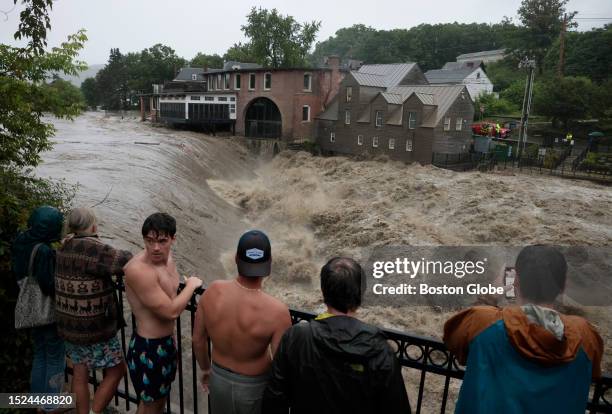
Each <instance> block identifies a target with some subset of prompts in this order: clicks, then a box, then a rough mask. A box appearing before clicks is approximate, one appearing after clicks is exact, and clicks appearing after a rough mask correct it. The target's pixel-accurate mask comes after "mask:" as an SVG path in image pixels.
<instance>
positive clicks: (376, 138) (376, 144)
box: [372, 137, 378, 148]
mask: <svg viewBox="0 0 612 414" xmlns="http://www.w3.org/2000/svg"><path fill="white" fill-rule="evenodd" d="M372 146H373V147H374V148H378V137H374V138H372Z"/></svg>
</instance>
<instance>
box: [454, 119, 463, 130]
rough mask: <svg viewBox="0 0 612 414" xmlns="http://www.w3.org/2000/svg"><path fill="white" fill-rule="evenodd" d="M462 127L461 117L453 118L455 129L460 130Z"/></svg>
mask: <svg viewBox="0 0 612 414" xmlns="http://www.w3.org/2000/svg"><path fill="white" fill-rule="evenodd" d="M461 128H463V118H457V119H456V120H455V131H461Z"/></svg>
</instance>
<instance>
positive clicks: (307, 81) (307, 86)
mask: <svg viewBox="0 0 612 414" xmlns="http://www.w3.org/2000/svg"><path fill="white" fill-rule="evenodd" d="M304 90H305V91H311V90H312V75H311V74H310V73H305V74H304Z"/></svg>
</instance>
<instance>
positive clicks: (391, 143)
mask: <svg viewBox="0 0 612 414" xmlns="http://www.w3.org/2000/svg"><path fill="white" fill-rule="evenodd" d="M389 149H390V150H392V149H395V138H389Z"/></svg>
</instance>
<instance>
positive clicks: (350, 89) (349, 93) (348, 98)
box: [346, 86, 353, 102]
mask: <svg viewBox="0 0 612 414" xmlns="http://www.w3.org/2000/svg"><path fill="white" fill-rule="evenodd" d="M351 99H353V87H352V86H347V87H346V101H347V102H350V101H351Z"/></svg>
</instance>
